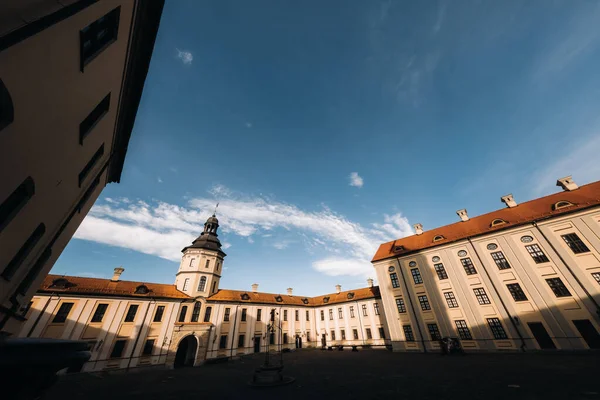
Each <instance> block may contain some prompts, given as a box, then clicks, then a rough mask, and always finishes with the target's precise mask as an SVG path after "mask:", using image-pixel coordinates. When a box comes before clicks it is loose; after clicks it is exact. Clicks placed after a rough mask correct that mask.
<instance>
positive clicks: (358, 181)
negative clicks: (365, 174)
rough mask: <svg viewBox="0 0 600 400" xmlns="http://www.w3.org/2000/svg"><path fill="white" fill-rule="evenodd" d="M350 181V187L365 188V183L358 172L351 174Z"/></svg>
mask: <svg viewBox="0 0 600 400" xmlns="http://www.w3.org/2000/svg"><path fill="white" fill-rule="evenodd" d="M348 179H349V180H350V186H355V187H358V188H361V187H363V184H364V181H363V178H361V177H360V175H358V172H351V173H350V176H349V177H348Z"/></svg>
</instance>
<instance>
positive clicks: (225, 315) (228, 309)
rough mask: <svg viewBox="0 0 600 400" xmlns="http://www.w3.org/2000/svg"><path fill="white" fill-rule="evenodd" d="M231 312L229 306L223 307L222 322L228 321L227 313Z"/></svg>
mask: <svg viewBox="0 0 600 400" xmlns="http://www.w3.org/2000/svg"><path fill="white" fill-rule="evenodd" d="M230 313H231V308H229V307H227V308H226V309H225V314H223V322H229V314H230Z"/></svg>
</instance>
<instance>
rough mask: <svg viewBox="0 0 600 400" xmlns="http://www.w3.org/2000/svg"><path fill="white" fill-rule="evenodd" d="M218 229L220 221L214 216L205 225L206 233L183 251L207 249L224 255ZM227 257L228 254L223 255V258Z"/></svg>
mask: <svg viewBox="0 0 600 400" xmlns="http://www.w3.org/2000/svg"><path fill="white" fill-rule="evenodd" d="M217 229H219V220H218V219H217V216H216V215H215V214H213V215H212V217H209V218H208V219H207V220H206V222H205V223H204V232H202V233H201V234H200V236H198V237H197V238H196V240H194V241H193V242H192V244H191V245H190V246H187V247H185V248H184V249H183V250H181V251H186V250H187V249H207V250H216V251H218V252H220V253H223V251H222V250H221V242H220V241H219V238H218V236H219V235H218V234H217ZM225 255H226V254H225V253H223V256H225Z"/></svg>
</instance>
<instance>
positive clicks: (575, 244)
mask: <svg viewBox="0 0 600 400" xmlns="http://www.w3.org/2000/svg"><path fill="white" fill-rule="evenodd" d="M561 237H562V238H563V240H564V241H565V243H566V244H567V246H569V248H570V249H571V250H572V251H573V253H575V254H580V253H589V251H590V249H588V247H587V246H586V245H585V243H583V240H581V239H580V238H579V236H577V234H576V233H568V234H566V235H561Z"/></svg>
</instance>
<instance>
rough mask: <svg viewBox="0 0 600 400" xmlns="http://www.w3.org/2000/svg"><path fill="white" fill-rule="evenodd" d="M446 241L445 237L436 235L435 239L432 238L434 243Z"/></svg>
mask: <svg viewBox="0 0 600 400" xmlns="http://www.w3.org/2000/svg"><path fill="white" fill-rule="evenodd" d="M444 239H446V238H445V237H443V236H442V235H437V236H436V237H434V238H433V241H434V242H439V241H440V240H444Z"/></svg>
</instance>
